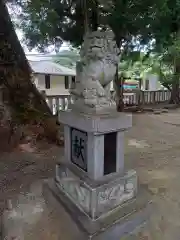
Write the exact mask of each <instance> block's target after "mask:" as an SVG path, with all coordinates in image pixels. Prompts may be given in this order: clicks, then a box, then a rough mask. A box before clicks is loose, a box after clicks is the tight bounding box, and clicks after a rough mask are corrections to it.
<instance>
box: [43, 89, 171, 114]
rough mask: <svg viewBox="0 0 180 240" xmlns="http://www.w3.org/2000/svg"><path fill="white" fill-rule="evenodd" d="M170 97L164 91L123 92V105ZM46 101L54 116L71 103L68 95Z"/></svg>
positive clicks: (145, 102) (146, 103)
mask: <svg viewBox="0 0 180 240" xmlns="http://www.w3.org/2000/svg"><path fill="white" fill-rule="evenodd" d="M170 97H171V93H170V92H169V91H166V90H159V91H136V92H125V93H124V103H125V105H131V106H132V105H140V104H141V105H150V104H158V103H162V102H167V101H169V100H170ZM46 101H47V103H48V105H49V107H50V109H51V110H52V112H53V114H56V113H57V111H58V110H65V109H68V106H69V103H72V102H73V99H72V97H71V96H70V95H53V96H46Z"/></svg>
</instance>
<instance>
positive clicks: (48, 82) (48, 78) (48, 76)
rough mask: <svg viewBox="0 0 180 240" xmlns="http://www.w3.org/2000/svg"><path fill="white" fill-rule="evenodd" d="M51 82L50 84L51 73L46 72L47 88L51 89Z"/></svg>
mask: <svg viewBox="0 0 180 240" xmlns="http://www.w3.org/2000/svg"><path fill="white" fill-rule="evenodd" d="M50 87H51V84H50V75H48V74H46V75H45V88H46V89H50Z"/></svg>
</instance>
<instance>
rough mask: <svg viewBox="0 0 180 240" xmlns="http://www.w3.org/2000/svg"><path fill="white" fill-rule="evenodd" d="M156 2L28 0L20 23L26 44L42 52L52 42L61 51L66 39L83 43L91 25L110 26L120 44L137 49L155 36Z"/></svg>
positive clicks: (136, 0)
mask: <svg viewBox="0 0 180 240" xmlns="http://www.w3.org/2000/svg"><path fill="white" fill-rule="evenodd" d="M154 1H155V0H151V1H150V0H133V1H130V0H128V1H120V0H111V1H103V0H99V1H97V0H88V1H87V0H86V1H85V0H71V1H70V0H69V1H64V0H53V1H48V0H37V1H33V0H30V1H24V3H23V4H22V5H21V8H22V11H21V13H20V14H19V15H18V19H19V21H18V22H17V24H18V26H19V27H20V28H21V29H22V30H23V31H24V33H25V38H24V39H25V42H26V44H27V45H28V46H29V47H30V48H34V47H36V48H38V49H39V50H40V51H43V50H45V49H46V47H47V46H49V45H54V46H55V49H56V50H58V49H59V47H60V45H61V43H62V40H64V41H68V42H70V43H71V44H72V45H74V46H79V45H81V43H82V40H83V35H84V32H85V30H86V27H87V26H86V25H87V24H88V27H89V28H90V29H92V30H96V29H97V27H101V28H107V26H108V25H109V26H110V27H111V28H112V29H113V31H114V33H115V35H116V41H117V43H118V45H119V46H123V47H124V46H125V45H126V46H127V45H128V48H133V47H134V45H137V41H138V42H139V44H140V43H141V45H142V44H146V43H148V42H149V39H150V38H151V34H149V32H148V25H149V22H150V20H151V18H152V15H153V13H154V8H153V4H154ZM109 6H111V8H110V7H109ZM86 18H87V19H86ZM134 39H136V40H137V41H134ZM132 40H133V41H132Z"/></svg>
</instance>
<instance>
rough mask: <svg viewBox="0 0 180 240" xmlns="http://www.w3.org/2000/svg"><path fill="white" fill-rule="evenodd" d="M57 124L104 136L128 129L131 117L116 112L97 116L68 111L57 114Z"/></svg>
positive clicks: (130, 124)
mask: <svg viewBox="0 0 180 240" xmlns="http://www.w3.org/2000/svg"><path fill="white" fill-rule="evenodd" d="M59 122H60V123H62V124H64V125H68V126H71V127H74V128H77V129H79V130H82V131H85V132H89V133H94V134H104V133H108V132H114V131H115V132H117V131H120V130H121V131H123V130H125V129H128V128H130V127H131V126H132V115H131V114H125V113H118V112H113V113H109V114H104V115H97V114H87V113H79V112H75V111H72V110H68V111H60V112H59Z"/></svg>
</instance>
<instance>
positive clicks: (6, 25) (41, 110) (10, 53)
mask: <svg viewBox="0 0 180 240" xmlns="http://www.w3.org/2000/svg"><path fill="white" fill-rule="evenodd" d="M31 80H32V72H31V68H30V66H29V63H28V60H27V59H26V56H25V53H24V51H23V48H22V46H21V44H20V42H19V40H18V37H17V35H16V32H15V29H14V26H13V23H12V21H11V18H10V15H9V12H8V9H7V6H6V5H5V2H4V1H3V0H0V86H4V87H5V90H6V92H7V96H6V97H7V98H6V103H7V104H8V105H9V107H10V109H11V112H12V116H13V118H14V119H15V117H17V119H16V120H17V121H19V123H29V122H30V123H32V122H33V121H36V122H38V121H41V122H42V123H43V122H45V120H47V119H51V118H52V113H51V110H50V109H49V107H48V105H47V103H46V101H45V99H44V98H43V96H42V95H41V93H40V92H39V91H38V90H37V88H36V87H35V85H34V84H33V83H32V81H31ZM13 114H14V115H13ZM14 119H13V120H14ZM46 127H47V125H46ZM46 127H45V126H44V128H46ZM55 137H56V136H55Z"/></svg>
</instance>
